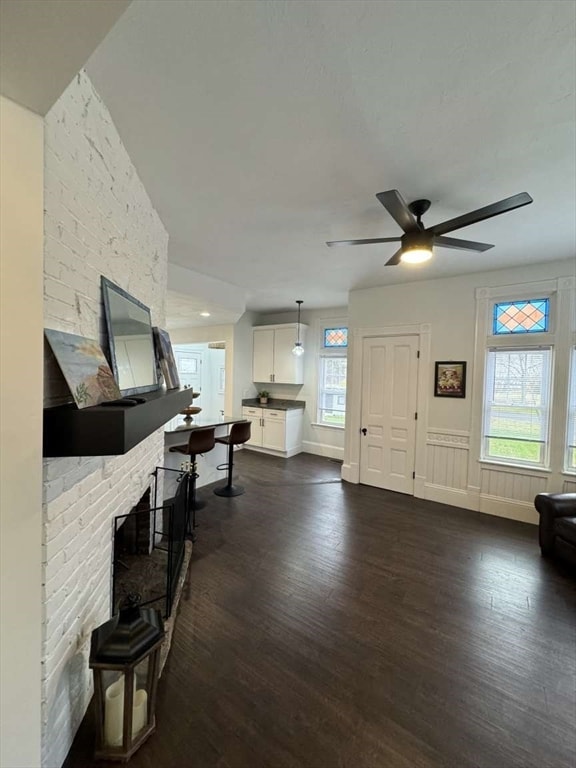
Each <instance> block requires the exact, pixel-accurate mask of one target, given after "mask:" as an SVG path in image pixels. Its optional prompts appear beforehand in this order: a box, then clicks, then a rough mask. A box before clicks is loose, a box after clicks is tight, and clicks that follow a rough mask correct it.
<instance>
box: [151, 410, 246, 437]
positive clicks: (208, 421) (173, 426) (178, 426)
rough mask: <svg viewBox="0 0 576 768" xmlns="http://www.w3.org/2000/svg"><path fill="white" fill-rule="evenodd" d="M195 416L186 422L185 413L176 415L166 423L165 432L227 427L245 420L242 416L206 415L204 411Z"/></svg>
mask: <svg viewBox="0 0 576 768" xmlns="http://www.w3.org/2000/svg"><path fill="white" fill-rule="evenodd" d="M193 418H194V420H193V421H189V422H185V421H184V416H183V415H179V416H176V417H175V418H173V419H170V421H169V422H168V423H167V424H165V426H164V432H165V433H166V434H173V433H176V432H190V430H191V429H200V428H201V427H225V426H228V425H230V424H236V422H238V421H245V419H243V418H242V416H240V417H238V418H236V417H234V416H210V415H207V416H205V415H204V414H203V413H198V414H196V416H194V417H193Z"/></svg>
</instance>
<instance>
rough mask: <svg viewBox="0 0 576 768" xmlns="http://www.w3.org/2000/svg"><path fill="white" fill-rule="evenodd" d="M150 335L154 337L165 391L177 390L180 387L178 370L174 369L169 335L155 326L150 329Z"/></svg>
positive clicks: (174, 363)
mask: <svg viewBox="0 0 576 768" xmlns="http://www.w3.org/2000/svg"><path fill="white" fill-rule="evenodd" d="M152 334H153V336H154V348H155V350H156V359H157V360H158V364H159V366H160V370H161V371H162V375H163V376H164V381H165V382H166V389H178V387H179V386H180V377H179V376H178V368H177V367H176V360H175V359H174V352H173V351H172V342H171V341H170V335H169V334H168V331H163V330H162V328H158V327H157V326H154V327H153V328H152Z"/></svg>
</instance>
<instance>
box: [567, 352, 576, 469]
mask: <svg viewBox="0 0 576 768" xmlns="http://www.w3.org/2000/svg"><path fill="white" fill-rule="evenodd" d="M566 468H567V469H576V347H574V348H573V349H572V363H571V366H570V393H569V396H568V430H567V440H566Z"/></svg>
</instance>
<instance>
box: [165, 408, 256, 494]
mask: <svg viewBox="0 0 576 768" xmlns="http://www.w3.org/2000/svg"><path fill="white" fill-rule="evenodd" d="M239 421H244V419H243V418H242V417H233V416H210V415H207V416H205V415H204V414H203V413H200V414H198V415H196V416H194V420H193V421H189V422H186V421H184V416H177V417H175V418H174V419H170V421H169V422H168V423H167V424H166V425H165V427H164V466H165V467H167V468H169V469H180V468H181V466H182V464H183V462H185V461H186V457H185V456H183V455H182V454H181V453H172V452H170V448H172V446H174V445H184V444H186V443H187V442H188V438H189V436H190V432H191V431H192V430H194V429H202V428H204V427H215V428H216V431H215V435H216V437H225V436H226V435H227V434H228V429H229V428H230V426H231V425H232V424H236V423H237V422H239ZM226 461H227V448H226V446H225V445H221V444H220V443H216V445H215V446H214V448H213V449H212V450H211V451H209V452H208V453H206V454H204V455H203V456H198V459H197V465H198V479H197V481H196V486H197V487H198V488H200V487H201V486H203V485H209V484H210V483H214V482H216V481H217V480H222V481H223V480H225V479H226V473H225V472H223V471H220V470H217V469H216V467H217V466H218V465H219V464H225V463H226ZM169 474H170V475H172V474H174V473H172V472H170V473H169Z"/></svg>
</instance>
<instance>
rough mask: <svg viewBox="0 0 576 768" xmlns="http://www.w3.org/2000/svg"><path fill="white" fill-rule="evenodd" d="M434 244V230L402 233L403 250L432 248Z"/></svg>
mask: <svg viewBox="0 0 576 768" xmlns="http://www.w3.org/2000/svg"><path fill="white" fill-rule="evenodd" d="M433 245H434V235H433V233H432V232H426V231H425V230H423V231H421V232H407V233H406V234H405V235H402V251H412V250H414V249H416V248H417V249H423V250H429V251H431V250H432V246H433Z"/></svg>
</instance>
